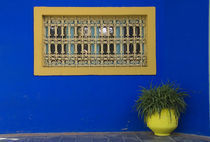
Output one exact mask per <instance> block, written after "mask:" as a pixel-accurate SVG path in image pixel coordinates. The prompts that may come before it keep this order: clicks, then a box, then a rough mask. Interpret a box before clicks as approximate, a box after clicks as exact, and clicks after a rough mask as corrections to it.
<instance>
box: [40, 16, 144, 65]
mask: <svg viewBox="0 0 210 142" xmlns="http://www.w3.org/2000/svg"><path fill="white" fill-rule="evenodd" d="M43 19H44V20H43V22H44V36H43V49H44V66H47V67H50V66H76V67H77V66H81V67H82V66H141V67H145V66H147V63H146V62H147V58H146V38H145V37H146V36H145V35H146V30H145V29H146V27H145V25H146V23H145V22H146V16H44V17H43Z"/></svg>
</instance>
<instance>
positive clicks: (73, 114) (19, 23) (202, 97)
mask: <svg viewBox="0 0 210 142" xmlns="http://www.w3.org/2000/svg"><path fill="white" fill-rule="evenodd" d="M0 5H1V8H0V17H1V22H0V27H1V28H0V61H1V62H0V63H1V67H0V90H1V92H0V133H20V132H21V133H27V132H87V131H123V130H124V129H127V131H145V130H148V129H147V128H146V127H145V125H144V124H143V121H142V120H139V119H138V118H137V113H136V111H135V110H134V109H133V105H134V100H135V99H136V98H137V93H138V91H137V90H138V89H139V88H138V86H139V85H142V86H148V85H149V84H150V82H151V80H153V81H160V80H175V81H177V83H179V84H180V85H181V87H182V88H184V89H187V90H190V92H191V97H190V98H188V99H187V103H188V109H187V112H186V113H185V115H183V117H182V119H181V121H180V125H179V127H178V129H177V130H176V131H177V132H185V133H194V134H202V135H210V128H209V117H208V112H209V107H208V1H207V0H120V1H114V0H113V1H111V0H92V1H86V0H21V1H17V0H5V1H1V2H0ZM34 6H81V7H85V6H87V7H89V6H93V7H96V6H98V7H101V6H111V7H117V6H119V7H122V6H124V7H128V6H155V7H156V8H157V75H156V76H60V77H59V76H57V77H52V76H51V77H50V76H45V77H37V76H33V7H34Z"/></svg>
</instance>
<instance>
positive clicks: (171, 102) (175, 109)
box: [136, 82, 188, 136]
mask: <svg viewBox="0 0 210 142" xmlns="http://www.w3.org/2000/svg"><path fill="white" fill-rule="evenodd" d="M141 88H142V89H141V90H140V91H141V93H140V95H139V98H138V100H137V101H136V109H137V111H138V115H141V116H142V117H144V122H145V123H146V124H147V126H148V127H149V128H150V129H151V130H152V131H153V132H154V134H155V135H157V136H168V135H170V133H171V132H172V131H173V130H174V129H176V127H177V126H178V119H179V117H180V114H181V113H183V112H184V111H185V108H186V103H185V101H184V97H185V96H187V95H188V94H187V93H186V92H185V91H183V90H182V89H180V88H179V87H178V86H177V85H176V84H175V83H173V82H166V83H161V84H160V85H155V86H153V85H150V88H148V89H147V88H144V87H141Z"/></svg>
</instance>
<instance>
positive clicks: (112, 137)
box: [0, 132, 210, 142]
mask: <svg viewBox="0 0 210 142" xmlns="http://www.w3.org/2000/svg"><path fill="white" fill-rule="evenodd" d="M0 142H210V137H203V136H196V135H186V134H173V135H171V136H167V137H157V136H154V135H152V133H149V132H124V133H55V134H50V133H49V134H14V135H0Z"/></svg>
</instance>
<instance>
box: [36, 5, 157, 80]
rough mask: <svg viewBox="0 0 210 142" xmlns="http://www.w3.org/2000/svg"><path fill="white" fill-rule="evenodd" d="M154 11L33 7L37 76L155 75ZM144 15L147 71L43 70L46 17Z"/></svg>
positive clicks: (58, 68)
mask: <svg viewBox="0 0 210 142" xmlns="http://www.w3.org/2000/svg"><path fill="white" fill-rule="evenodd" d="M155 13H156V11H155V7H34V75H40V76H41V75H155V74H156V19H155ZM71 15H72V16H84V15H95V16H98V15H99V16H101V15H108V16H112V15H113V16H118V15H119V16H120V15H121V16H122V15H145V16H146V40H147V49H146V50H147V66H146V67H132V66H131V67H66V66H65V67H62V66H61V67H44V66H43V64H44V63H43V49H42V48H43V41H42V40H43V36H44V34H43V30H44V26H43V16H71Z"/></svg>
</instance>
